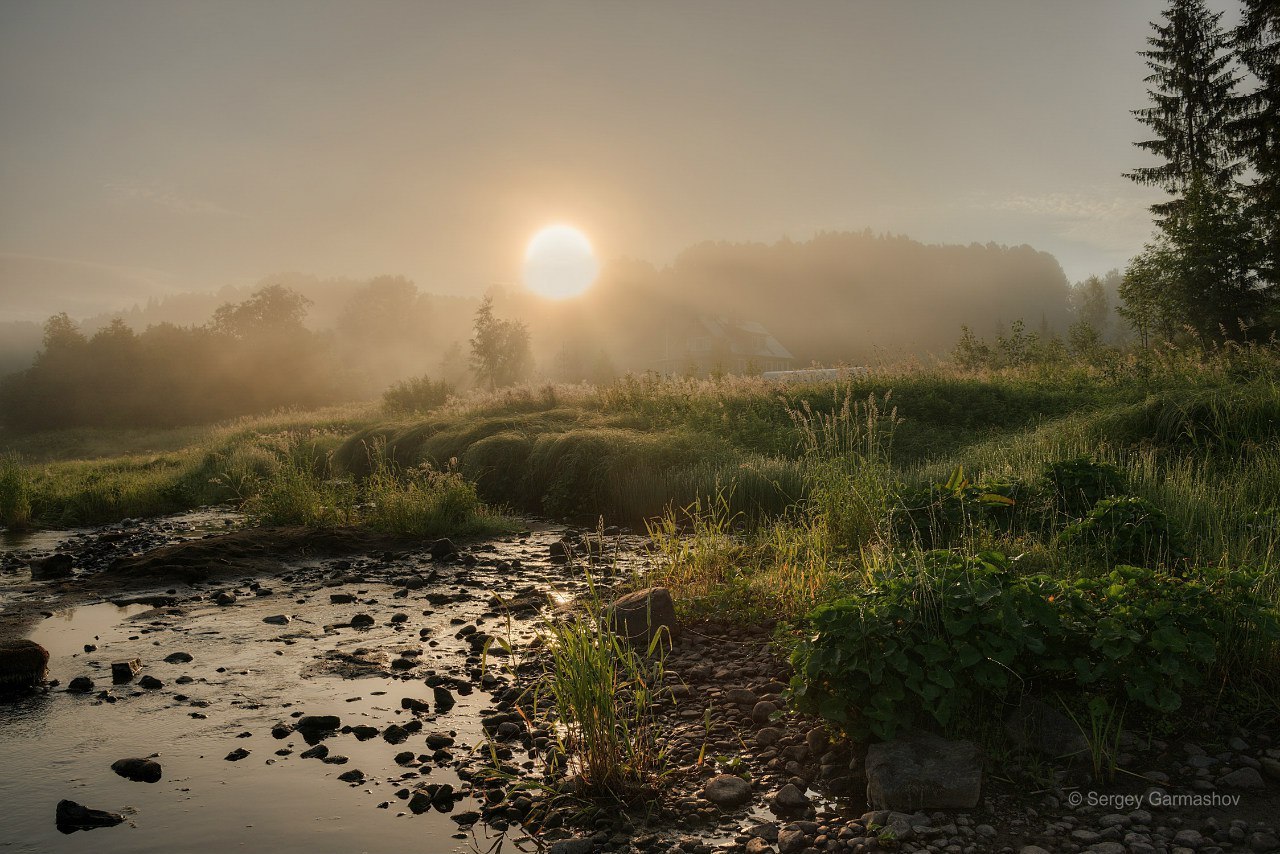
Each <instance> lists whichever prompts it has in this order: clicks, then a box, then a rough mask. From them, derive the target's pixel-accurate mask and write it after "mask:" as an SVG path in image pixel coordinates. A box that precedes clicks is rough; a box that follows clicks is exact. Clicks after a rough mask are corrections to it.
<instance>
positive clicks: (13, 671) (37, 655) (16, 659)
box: [0, 640, 49, 694]
mask: <svg viewBox="0 0 1280 854" xmlns="http://www.w3.org/2000/svg"><path fill="white" fill-rule="evenodd" d="M48 665H49V652H48V650H46V649H45V648H44V647H42V646H41V645H40V644H38V643H36V642H35V641H29V640H16V641H4V642H0V694H5V693H10V692H14V693H21V692H25V691H30V690H31V689H33V688H35V687H36V686H37V685H39V684H40V683H42V682H43V681H44V677H45V673H46V672H47V670H48Z"/></svg>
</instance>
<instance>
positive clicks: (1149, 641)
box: [792, 551, 1280, 738]
mask: <svg viewBox="0 0 1280 854" xmlns="http://www.w3.org/2000/svg"><path fill="white" fill-rule="evenodd" d="M1251 583H1252V578H1251V577H1250V575H1249V574H1248V573H1246V572H1242V571H1235V572H1230V573H1228V572H1220V571H1212V570H1211V571H1205V572H1204V573H1203V580H1190V579H1184V578H1179V577H1175V576H1171V575H1167V574H1163V573H1159V572H1156V571H1153V570H1148V569H1142V568H1138V567H1128V566H1121V567H1117V568H1116V569H1115V570H1113V571H1112V572H1110V573H1108V574H1107V575H1105V576H1103V577H1100V578H1090V579H1081V580H1078V581H1075V582H1071V581H1067V580H1057V579H1053V578H1050V577H1048V576H1044V575H1035V576H1026V577H1018V576H1017V575H1015V574H1014V573H1013V572H1012V571H1011V568H1010V564H1009V563H1008V561H1006V560H1005V559H1004V558H1003V556H1001V555H998V554H995V553H983V554H980V555H977V556H973V557H964V556H961V555H958V554H955V553H953V552H937V551H935V552H929V553H926V554H924V555H922V556H921V557H920V560H919V563H918V565H917V566H914V567H911V571H910V572H903V571H901V570H895V571H890V572H888V573H886V574H885V575H884V576H882V577H880V578H877V579H875V583H874V584H873V585H872V586H870V587H869V588H868V589H867V590H866V591H865V592H863V593H862V594H861V595H858V596H854V597H848V598H844V599H838V600H836V601H833V602H831V603H828V604H825V605H822V606H820V607H819V608H817V609H816V610H815V611H814V612H813V614H812V615H810V619H809V622H810V624H811V626H812V629H813V632H812V634H811V635H810V636H809V637H808V638H806V639H805V640H803V641H802V642H801V643H800V644H799V645H798V646H797V648H796V650H795V652H794V654H793V657H792V663H793V664H794V666H795V668H796V676H795V677H794V678H793V680H792V688H793V692H794V696H795V699H796V702H797V703H798V704H799V706H800V707H801V708H802V709H804V710H807V711H811V712H816V713H818V714H821V715H823V716H824V717H826V718H827V719H828V720H830V721H832V722H834V723H836V724H837V725H839V726H841V727H843V728H844V729H846V730H847V731H848V732H849V733H851V734H852V735H854V736H856V737H866V736H867V735H874V736H876V737H879V738H891V737H892V736H893V734H894V733H895V732H897V731H898V730H899V729H900V728H902V727H905V726H911V725H913V724H919V723H930V722H931V723H933V724H936V725H940V726H942V727H949V726H951V725H953V724H954V723H955V722H956V721H957V720H958V719H959V718H960V716H962V715H963V714H965V713H967V712H969V711H971V710H974V709H977V708H978V707H979V705H980V704H982V703H986V702H993V701H999V700H1002V699H1004V698H1005V696H1006V694H1008V693H1009V692H1010V691H1011V690H1013V689H1014V688H1017V689H1019V690H1021V689H1023V688H1026V687H1028V686H1033V685H1039V686H1041V687H1044V686H1046V685H1048V686H1052V685H1055V684H1058V685H1063V684H1065V685H1073V686H1075V687H1076V688H1078V689H1080V690H1082V691H1086V692H1089V693H1094V694H1101V695H1107V696H1112V697H1126V698H1127V699H1128V700H1129V701H1131V702H1133V703H1136V704H1138V705H1139V706H1141V707H1142V708H1144V709H1146V710H1148V711H1149V712H1151V713H1155V714H1168V713H1171V712H1174V711H1176V710H1177V709H1178V708H1179V707H1180V706H1181V704H1182V703H1183V700H1184V697H1185V696H1186V694H1187V693H1188V692H1190V691H1193V690H1195V689H1197V688H1200V687H1202V686H1203V685H1204V684H1205V682H1206V680H1207V678H1208V677H1209V675H1210V674H1211V673H1214V672H1215V669H1216V671H1217V672H1218V675H1219V676H1220V677H1221V676H1225V675H1229V673H1228V672H1227V670H1226V669H1227V668H1229V667H1230V666H1232V665H1233V664H1234V663H1235V662H1233V654H1232V652H1231V648H1230V646H1229V644H1231V643H1233V641H1232V640H1231V639H1232V638H1238V637H1241V636H1250V637H1251V639H1252V642H1253V643H1254V644H1255V645H1256V647H1257V648H1261V649H1274V644H1275V643H1276V641H1277V639H1280V615H1277V612H1276V611H1275V609H1274V608H1273V607H1272V606H1270V605H1268V604H1267V603H1266V602H1265V601H1264V600H1263V599H1262V598H1261V597H1260V596H1258V595H1257V594H1256V592H1255V591H1253V590H1252V589H1251Z"/></svg>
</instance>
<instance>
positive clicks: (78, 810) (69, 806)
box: [54, 800, 124, 833]
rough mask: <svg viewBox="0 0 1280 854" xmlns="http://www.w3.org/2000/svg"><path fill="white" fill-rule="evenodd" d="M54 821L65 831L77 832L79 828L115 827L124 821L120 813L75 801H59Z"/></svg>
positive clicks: (59, 828)
mask: <svg viewBox="0 0 1280 854" xmlns="http://www.w3.org/2000/svg"><path fill="white" fill-rule="evenodd" d="M54 821H55V822H56V823H57V825H58V830H60V831H62V832H63V833H75V832H76V831H77V830H92V829H93V828H95V827H114V826H115V825H117V824H120V823H121V822H122V821H124V816H122V815H120V814H119V813H113V812H106V811H105V810H94V809H89V808H88V807H86V806H84V805H83V804H78V803H76V802H75V801H65V800H64V801H58V807H57V811H56V812H55V814H54Z"/></svg>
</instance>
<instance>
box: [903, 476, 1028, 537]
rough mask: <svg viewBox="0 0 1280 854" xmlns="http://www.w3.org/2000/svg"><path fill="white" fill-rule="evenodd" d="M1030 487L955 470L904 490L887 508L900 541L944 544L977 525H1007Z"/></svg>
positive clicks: (966, 534)
mask: <svg viewBox="0 0 1280 854" xmlns="http://www.w3.org/2000/svg"><path fill="white" fill-rule="evenodd" d="M1031 496H1032V491H1031V490H1030V489H1029V488H1028V487H1027V486H1026V485H1025V484H1022V483H1019V482H1017V481H994V482H987V483H974V482H972V481H970V480H969V479H968V478H966V477H965V475H964V469H962V468H957V469H955V470H954V471H953V472H952V473H951V477H950V479H948V480H947V482H946V483H935V484H929V485H928V486H922V487H916V488H914V489H907V490H903V491H902V492H900V493H899V494H898V498H897V501H896V503H895V505H894V506H893V507H892V508H891V510H890V514H889V515H890V520H891V527H892V530H893V534H894V538H895V539H896V540H897V542H899V543H903V544H913V543H914V544H919V545H921V546H923V547H924V548H944V547H947V546H951V545H955V544H957V543H959V542H962V541H963V540H964V538H965V537H967V536H969V535H971V534H972V533H973V531H974V530H975V529H976V528H978V527H980V526H988V527H995V528H1000V529H1008V528H1009V527H1010V526H1011V525H1012V524H1013V523H1014V520H1015V518H1016V516H1017V511H1018V508H1019V505H1020V503H1022V502H1024V501H1026V500H1027V499H1029V498H1030V497H1031Z"/></svg>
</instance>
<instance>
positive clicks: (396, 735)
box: [382, 724, 409, 744]
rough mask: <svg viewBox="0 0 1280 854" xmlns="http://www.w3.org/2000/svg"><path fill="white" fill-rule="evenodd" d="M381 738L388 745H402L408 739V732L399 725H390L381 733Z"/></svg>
mask: <svg viewBox="0 0 1280 854" xmlns="http://www.w3.org/2000/svg"><path fill="white" fill-rule="evenodd" d="M382 737H383V739H385V740H386V742H387V743H388V744H403V743H404V742H405V740H406V739H408V738H409V731H408V730H407V729H405V728H404V727H402V726H400V725H399V724H391V725H390V726H388V727H387V728H386V729H384V730H383V731H382Z"/></svg>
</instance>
